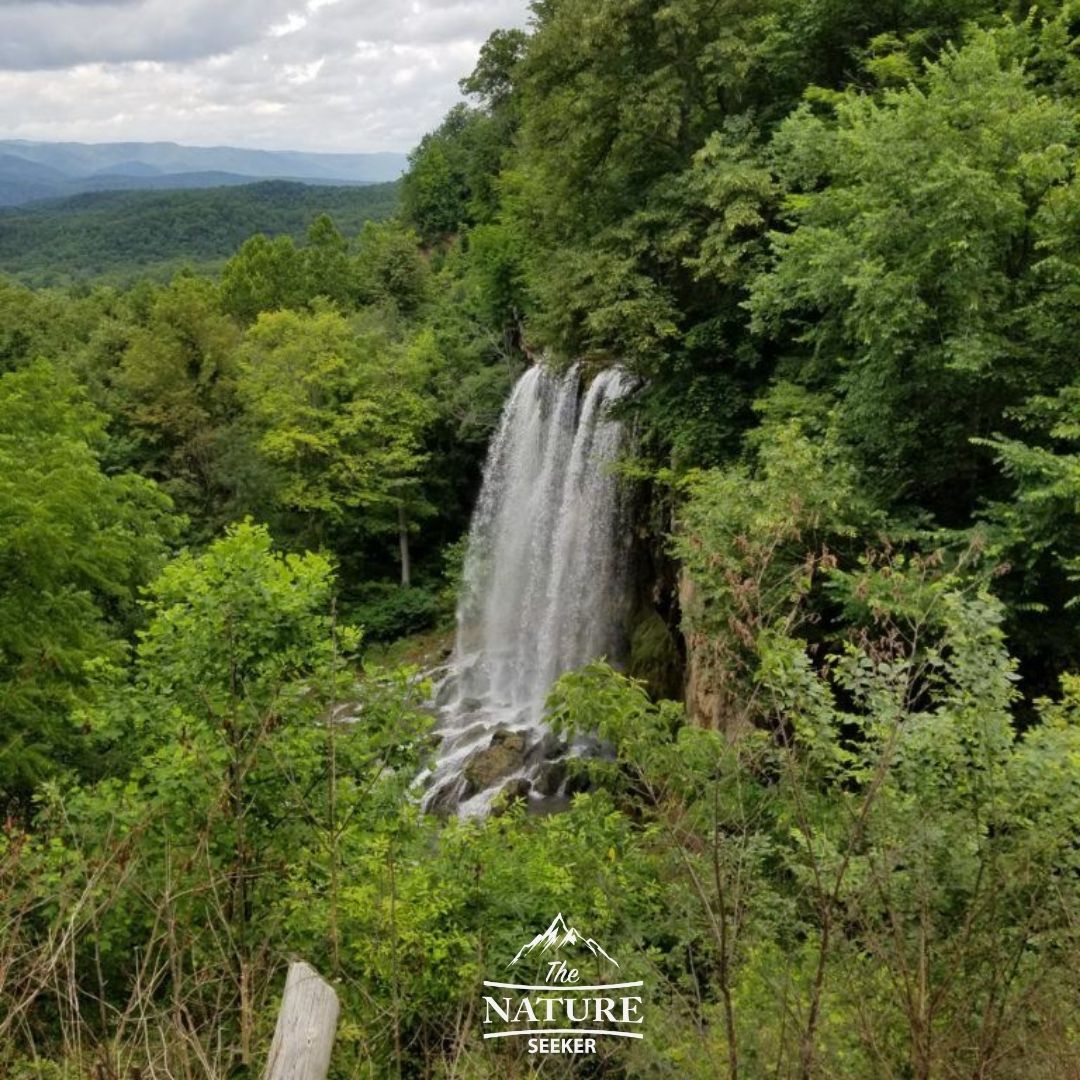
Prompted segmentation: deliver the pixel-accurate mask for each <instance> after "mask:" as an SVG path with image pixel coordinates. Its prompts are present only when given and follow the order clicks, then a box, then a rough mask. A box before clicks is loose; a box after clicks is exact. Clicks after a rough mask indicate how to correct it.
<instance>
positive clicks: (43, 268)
mask: <svg viewBox="0 0 1080 1080" xmlns="http://www.w3.org/2000/svg"><path fill="white" fill-rule="evenodd" d="M396 209H397V185H396V184H367V185H360V186H355V187H317V186H313V185H310V184H302V183H290V182H288V181H284V180H265V181H261V182H260V183H256V184H240V185H237V186H235V187H216V188H200V189H195V188H193V189H191V190H182V191H100V192H90V193H87V194H83V195H72V196H68V197H67V198H63V199H47V200H42V201H39V202H34V203H31V204H29V205H27V206H21V207H17V208H13V209H6V210H0V272H3V273H5V274H7V275H8V276H10V277H14V278H16V279H17V280H20V281H22V282H24V283H26V284H29V285H35V286H49V285H70V284H72V283H75V282H81V281H88V280H91V279H92V280H97V281H102V280H108V281H112V282H114V283H117V284H131V283H133V282H134V281H135V280H137V279H139V278H140V277H147V278H152V279H154V280H167V279H168V278H169V277H170V276H171V275H172V274H175V273H176V272H177V271H178V270H181V269H184V268H189V267H190V268H194V269H197V270H200V271H202V272H206V273H213V272H216V271H218V270H220V268H221V265H222V263H224V262H225V260H226V259H228V258H229V256H230V255H232V254H233V252H235V251H236V249H237V248H238V247H239V246H240V245H241V244H242V243H243V242H244V241H245V240H246V239H247V238H248V237H249V236H251V235H253V234H254V233H258V232H263V233H267V234H268V235H270V236H291V237H292V238H293V239H294V240H297V241H299V240H302V239H303V237H304V231H305V230H306V229H307V227H308V225H309V224H310V223H311V221H312V219H313V218H314V217H316V215H318V214H320V213H325V214H330V215H331V216H332V217H333V219H334V221H335V222H336V223H337V225H338V227H339V228H340V229H342V230H343V231H344V232H346V233H348V234H350V235H351V234H353V233H356V232H358V231H359V230H360V227H361V226H362V225H363V223H364V222H365V221H382V220H384V219H386V218H388V217H391V216H392V215H393V213H394V212H395V210H396Z"/></svg>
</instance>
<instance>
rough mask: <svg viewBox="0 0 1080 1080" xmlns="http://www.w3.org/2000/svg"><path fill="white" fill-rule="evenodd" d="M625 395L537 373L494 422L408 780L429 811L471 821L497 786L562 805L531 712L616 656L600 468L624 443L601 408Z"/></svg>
mask: <svg viewBox="0 0 1080 1080" xmlns="http://www.w3.org/2000/svg"><path fill="white" fill-rule="evenodd" d="M630 385H631V381H630V379H629V377H628V376H627V375H626V373H625V372H624V371H622V370H621V369H619V368H610V369H608V370H606V371H603V372H601V373H600V374H599V375H597V376H596V378H595V379H593V381H592V383H591V384H590V385H589V387H588V389H587V391H585V393H584V395H582V377H581V370H580V368H579V367H578V365H574V366H573V367H571V368H570V369H569V370H568V371H567V372H566V373H565V374H564V375H561V376H558V375H555V374H552V373H551V372H550V371H549V370H548V369H547V368H545V367H543V366H536V367H533V368H530V369H529V371H527V372H526V373H525V374H524V375H523V376H522V377H521V379H520V380H519V381H518V383H517V385H516V386H515V387H514V390H513V393H512V394H511V396H510V399H509V401H508V402H507V404H506V407H505V409H504V410H503V415H502V419H501V421H500V423H499V428H498V431H497V432H496V434H495V438H494V439H493V441H492V443H491V446H490V448H489V450H488V457H487V463H486V465H485V467H484V479H483V485H482V487H481V491H480V499H479V502H478V503H477V506H476V510H475V511H474V514H473V520H472V525H471V528H470V531H469V543H468V552H467V554H466V558H465V567H464V574H463V583H462V596H461V600H460V603H459V607H458V617H457V639H456V643H455V648H454V654H453V660H452V662H451V666H450V671H449V674H448V676H447V678H446V680H445V682H444V683H443V685H442V686H441V688H440V691H439V694H438V697H437V699H436V704H437V705H438V707H439V725H438V727H437V733H438V734H439V735H440V736H441V745H440V747H439V750H438V752H437V754H436V760H435V764H434V766H433V767H432V769H431V770H430V771H429V772H428V773H427V774H425V776H424V777H422V778H421V779H422V781H423V782H424V784H425V786H426V789H427V791H426V795H425V805H426V806H428V807H429V808H434V809H440V810H445V809H450V808H453V807H456V808H457V809H458V811H459V813H462V814H471V813H482V812H484V810H486V808H487V806H488V805H489V803H490V801H491V799H492V798H493V797H494V796H495V795H496V794H497V793H498V792H499V791H501V790H504V789H505V788H506V786H507V785H508V784H509V785H511V790H512V791H513V792H514V793H515V794H520V795H526V794H528V795H529V796H530V798H532V799H540V800H544V799H547V800H550V799H557V798H558V797H559V796H560V795H561V794H562V788H563V785H564V779H565V773H566V769H565V765H564V764H563V763H562V758H563V757H564V755H565V753H566V752H567V749H568V748H567V747H565V746H564V745H561V744H559V743H558V741H557V740H556V739H554V737H553V736H552V735H551V733H550V732H548V731H547V729H546V728H545V727H544V725H543V722H542V721H543V708H544V700H545V698H546V696H547V693H548V691H549V689H550V688H551V685H552V683H553V682H554V681H555V680H556V679H557V678H558V677H559V675H561V674H563V673H564V672H566V671H569V670H571V669H573V668H575V667H579V666H581V665H582V664H585V663H587V662H588V661H590V660H594V659H596V658H598V657H600V656H606V657H608V658H609V659H612V660H618V659H619V656H620V654H621V653H622V651H623V647H622V637H623V630H624V628H623V625H622V624H623V623H624V622H625V614H626V602H627V596H628V591H629V577H628V573H627V558H628V549H629V544H628V532H629V530H628V529H627V527H626V522H625V521H624V520H623V517H624V505H623V502H624V500H623V498H622V495H621V488H620V484H619V481H618V479H617V477H615V476H614V475H613V470H612V468H611V466H612V464H613V463H614V461H615V460H616V458H617V457H618V455H619V453H620V452H621V450H622V448H623V445H624V441H625V437H626V432H625V428H624V426H623V425H622V424H621V423H620V422H619V421H617V420H614V419H612V418H611V417H610V416H609V415H608V409H609V406H610V405H611V404H612V403H613V402H615V401H617V400H618V399H619V398H620V397H622V396H623V395H624V394H625V393H626V392H627V391H628V390H629V388H630Z"/></svg>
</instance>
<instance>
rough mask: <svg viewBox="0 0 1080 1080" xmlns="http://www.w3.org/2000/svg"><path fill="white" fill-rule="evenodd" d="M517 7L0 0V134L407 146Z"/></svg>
mask: <svg viewBox="0 0 1080 1080" xmlns="http://www.w3.org/2000/svg"><path fill="white" fill-rule="evenodd" d="M526 3H527V0H488V2H479V0H412V2H408V0H405V2H403V0H379V2H377V3H375V2H373V0H306V2H304V0H230V3H229V4H228V5H227V6H226V5H222V4H221V3H220V0H120V2H116V0H81V2H78V3H65V4H61V3H58V2H56V0H32V2H22V3H18V4H12V3H10V2H5V0H0V137H6V138H26V139H45V140H48V139H57V140H60V139H72V140H80V141H87V142H105V141H112V140H120V139H124V140H127V139H131V140H159V139H170V140H175V141H177V142H183V143H190V144H195V145H211V144H217V145H220V144H232V145H239V146H261V147H267V148H282V149H285V148H293V149H302V150H341V151H374V150H405V149H408V148H410V147H411V146H413V145H415V143H416V141H417V140H418V139H419V137H420V136H421V135H422V134H423V133H424V132H425V131H427V130H429V129H430V128H432V127H433V126H435V125H436V124H437V123H438V122H439V120H440V119H441V117H442V116H443V114H444V113H445V112H446V110H447V109H449V108H450V106H451V105H452V104H453V103H454V102H455V101H457V100H459V94H458V90H457V80H458V79H460V78H461V77H462V76H464V75H466V74H468V72H469V71H470V70H471V68H472V65H473V63H474V62H475V60H476V55H477V53H478V51H479V48H480V45H481V44H482V43H483V41H484V40H485V39H486V37H487V36H488V34H490V33H491V31H493V30H495V29H497V28H500V27H507V26H523V25H525V21H526V17H527V8H526Z"/></svg>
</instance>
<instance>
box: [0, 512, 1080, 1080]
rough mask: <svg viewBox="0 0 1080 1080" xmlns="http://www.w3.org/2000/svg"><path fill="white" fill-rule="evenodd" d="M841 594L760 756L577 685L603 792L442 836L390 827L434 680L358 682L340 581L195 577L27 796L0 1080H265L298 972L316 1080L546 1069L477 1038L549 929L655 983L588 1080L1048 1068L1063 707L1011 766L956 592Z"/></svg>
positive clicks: (923, 575) (585, 679) (211, 567)
mask: <svg viewBox="0 0 1080 1080" xmlns="http://www.w3.org/2000/svg"><path fill="white" fill-rule="evenodd" d="M828 578H829V587H830V588H832V589H835V590H836V592H837V595H838V596H839V597H840V598H841V600H842V602H843V603H845V604H847V605H848V606H849V607H850V609H851V611H852V623H853V625H856V624H861V625H862V627H863V629H862V630H861V631H856V630H853V631H852V632H851V633H850V634H847V635H845V637H844V638H843V639H838V640H837V641H836V642H835V652H833V653H831V654H830V656H829V658H828V662H827V663H826V664H825V665H824V666H822V667H815V666H814V665H813V664H812V663H811V662H810V659H809V657H808V654H807V650H806V641H805V639H804V638H803V637H801V636H800V635H798V634H795V633H793V632H792V631H791V629H790V627H791V625H792V624H791V620H790V619H788V618H786V617H783V616H778V617H772V618H768V619H765V620H763V622H762V624H761V626H760V629H759V631H758V632H757V634H756V635H755V636H754V640H753V642H752V643H751V645H750V648H751V651H752V652H753V653H754V655H755V656H756V658H757V663H756V665H755V674H754V683H755V686H756V698H757V701H758V708H759V711H760V715H762V716H764V717H768V723H767V724H765V725H763V726H761V727H759V728H758V729H757V730H756V731H755V732H753V733H748V734H746V735H744V736H743V737H742V738H740V739H737V740H735V741H732V740H730V739H729V738H728V737H727V736H726V735H724V734H723V733H721V732H719V731H715V730H709V729H705V728H701V727H695V726H691V725H688V724H687V723H686V721H685V717H684V714H683V710H682V709H681V707H679V706H678V705H677V704H676V703H674V702H661V703H659V704H656V703H653V702H652V701H651V700H650V699H649V697H648V695H647V694H646V693H645V691H644V689H643V687H642V686H641V685H640V684H637V683H634V682H633V681H631V680H628V679H626V678H625V677H623V676H621V675H618V674H617V673H615V672H613V671H612V670H611V669H610V668H608V667H607V666H606V665H604V664H597V665H593V666H592V667H589V668H586V669H585V670H583V671H581V672H579V673H576V674H572V675H568V676H566V677H565V678H564V679H563V680H562V681H561V682H560V683H559V684H558V685H557V687H556V688H555V691H554V692H553V695H552V698H551V708H552V716H553V722H554V723H555V724H556V725H557V726H559V727H561V728H563V729H566V730H567V731H575V732H595V733H599V734H600V735H601V736H602V737H603V738H604V739H605V740H606V741H607V742H608V744H609V745H610V747H611V748H612V751H613V754H612V756H611V757H610V758H594V759H591V760H587V761H583V762H579V763H578V768H579V769H581V770H584V771H585V772H587V773H588V774H589V776H590V777H591V780H592V783H593V785H594V790H593V791H592V792H591V793H590V794H587V795H580V796H578V797H577V798H576V799H575V800H574V803H573V805H572V807H571V808H570V809H569V810H568V811H567V812H565V813H563V814H558V815H553V816H549V817H543V818H535V817H529V816H527V815H525V814H524V812H523V810H522V809H521V808H520V807H517V808H513V807H511V808H509V809H508V810H507V811H506V812H503V813H500V814H497V815H495V816H492V817H489V818H487V819H486V820H481V821H475V820H473V821H455V822H450V823H440V822H437V821H434V820H431V819H424V818H423V817H421V816H420V815H419V813H418V812H417V810H416V808H415V806H414V805H413V804H412V802H411V801H410V800H409V799H407V798H405V797H404V796H405V793H406V788H407V785H408V784H409V782H410V779H411V777H412V776H413V774H414V770H415V769H416V767H417V765H418V763H419V761H420V758H421V757H422V753H423V750H422V747H423V741H422V735H423V732H424V730H425V728H426V721H425V720H424V718H423V717H422V716H421V715H420V714H419V712H418V711H417V708H416V702H417V696H418V693H419V692H422V687H420V686H418V685H417V683H416V681H415V679H412V678H410V677H409V673H407V672H403V673H399V674H398V675H396V676H390V675H387V674H386V673H381V672H378V671H375V670H365V671H363V672H361V673H360V674H359V675H357V673H356V671H355V670H354V669H353V668H352V667H351V666H350V665H349V663H348V662H347V661H348V658H349V655H350V653H351V652H352V651H353V650H355V648H356V646H357V644H358V635H357V633H356V632H355V631H354V630H352V629H350V628H348V627H347V626H343V625H340V624H338V623H337V622H336V621H335V620H334V619H333V617H332V616H331V615H330V614H329V596H330V589H331V587H332V581H331V574H330V569H329V566H328V564H327V563H326V561H325V560H324V559H322V558H320V557H318V556H315V555H306V556H281V555H278V554H275V553H274V552H273V551H272V549H271V547H270V541H269V537H268V535H267V533H266V531H265V530H264V529H261V528H258V527H255V526H251V525H243V526H239V527H237V528H235V529H233V530H230V532H229V534H228V535H227V536H226V537H225V538H224V539H222V540H220V541H218V542H216V543H215V544H213V545H211V547H210V548H209V550H208V551H207V552H206V553H205V554H204V555H201V556H198V557H195V556H191V555H185V556H182V557H180V558H179V559H177V560H176V561H175V562H173V563H172V564H170V565H169V566H168V567H167V568H166V569H165V571H164V572H163V573H162V574H161V576H160V577H159V578H158V579H157V581H156V582H155V583H154V585H153V586H152V587H151V589H150V591H149V596H148V600H147V616H148V620H149V621H148V625H147V627H146V629H145V631H143V632H142V633H141V634H140V635H139V644H138V646H137V649H136V655H135V658H134V664H133V667H132V668H131V670H130V672H129V673H127V672H124V671H122V670H121V669H117V668H113V669H111V670H110V669H102V670H101V671H100V672H99V673H98V675H97V676H96V687H95V695H94V702H93V704H91V705H90V706H88V707H87V708H86V710H85V711H84V714H83V716H84V722H85V725H86V728H87V731H88V734H89V738H90V739H91V740H92V741H93V743H94V745H95V746H96V747H97V748H98V750H99V752H101V753H103V754H106V755H107V756H108V757H109V758H110V760H112V761H113V762H114V765H115V771H114V774H113V775H111V776H109V777H106V778H104V779H101V780H99V781H97V782H96V783H92V784H87V785H81V786H71V785H68V784H52V785H48V786H46V787H45V788H44V789H43V791H42V793H41V795H40V813H39V817H38V823H37V827H36V830H35V832H34V833H33V834H27V833H25V832H23V831H21V830H20V829H18V828H17V827H12V826H10V825H9V826H8V827H7V829H6V830H5V832H4V833H3V837H2V841H0V882H2V884H3V889H2V890H0V897H2V900H0V905H2V914H3V918H4V924H5V926H7V927H9V930H8V931H7V933H6V934H5V936H4V938H3V939H2V940H0V950H2V951H0V958H2V959H3V964H2V965H0V973H2V974H0V1002H2V1003H3V1006H4V1008H3V1012H2V1016H3V1018H2V1019H0V1063H2V1064H3V1066H4V1068H5V1071H6V1073H7V1074H8V1075H13V1076H17V1077H37V1076H41V1075H46V1074H45V1073H42V1072H41V1071H40V1068H39V1066H38V1065H35V1064H34V1063H33V1061H32V1058H31V1056H30V1055H29V1049H28V1047H29V1045H30V1042H31V1040H32V1044H33V1045H34V1046H35V1047H36V1050H37V1053H41V1051H42V1050H43V1049H47V1050H48V1052H49V1053H50V1055H57V1056H60V1057H63V1058H66V1060H67V1062H68V1064H69V1066H70V1067H71V1069H72V1070H73V1072H74V1074H78V1073H79V1070H80V1069H82V1068H85V1067H89V1065H90V1063H91V1062H98V1063H103V1067H105V1068H107V1069H121V1070H123V1069H130V1068H138V1069H141V1070H144V1072H148V1073H149V1074H150V1075H168V1074H172V1075H175V1074H176V1073H178V1072H179V1073H183V1072H185V1071H188V1070H195V1071H196V1072H198V1073H200V1074H202V1075H206V1074H209V1075H213V1076H225V1075H251V1076H254V1075H256V1074H257V1072H258V1070H259V1069H260V1068H261V1065H262V1054H263V1053H264V1052H265V1047H266V1045H267V1040H268V1038H269V1034H270V1029H271V1027H272V1024H273V1019H274V1010H275V1007H276V991H277V989H278V987H279V986H280V977H281V973H282V971H283V968H284V965H285V961H286V960H287V958H288V957H289V956H292V955H301V956H303V957H305V958H306V959H307V960H309V961H311V962H313V963H314V964H315V965H316V966H317V967H318V968H320V969H321V970H322V971H323V972H324V973H326V974H327V975H328V976H329V977H330V978H332V979H333V980H334V981H335V985H336V986H337V988H338V991H339V993H340V995H341V998H342V1002H343V1013H342V1020H341V1024H340V1030H339V1037H338V1041H337V1044H336V1047H335V1055H334V1065H333V1075H334V1076H335V1077H346V1076H354V1075H367V1074H371V1075H377V1076H383V1075H397V1074H398V1073H400V1074H401V1075H417V1076H439V1075H447V1074H455V1075H463V1076H470V1077H478V1078H480V1077H491V1078H495V1077H507V1076H509V1077H513V1076H525V1075H530V1074H531V1072H532V1069H533V1065H534V1063H533V1062H530V1060H529V1058H528V1057H527V1055H525V1054H524V1052H523V1048H521V1047H515V1046H505V1045H497V1044H496V1045H492V1044H490V1043H486V1042H484V1040H482V1038H481V1037H480V1034H481V1028H480V1025H479V1020H478V1014H477V1009H478V1002H479V998H480V994H481V993H482V988H481V982H482V980H483V979H484V978H490V977H491V976H492V973H493V972H497V971H498V970H500V969H501V968H502V967H503V966H504V965H505V963H506V959H507V957H508V956H511V955H513V953H514V952H515V951H516V950H517V948H518V947H519V946H520V944H521V938H522V935H523V932H528V931H529V930H534V929H535V928H538V927H540V926H543V925H545V924H546V922H547V921H549V920H550V918H551V916H552V913H553V912H555V911H562V912H563V913H564V914H566V916H567V917H568V918H569V919H571V921H572V922H573V923H575V924H576V925H580V926H583V927H588V930H589V932H590V933H591V934H593V935H595V936H596V937H597V938H598V939H599V940H601V941H603V942H604V943H605V946H606V947H609V948H611V949H612V950H613V951H614V952H615V953H616V955H617V957H618V959H619V961H620V964H621V967H620V971H621V973H622V974H624V975H625V976H626V977H627V978H628V979H631V978H641V979H642V980H644V983H645V987H646V989H645V994H646V1008H645V1017H646V1028H645V1031H646V1034H647V1037H646V1039H645V1040H643V1041H642V1042H641V1043H640V1044H635V1045H632V1046H621V1045H620V1046H609V1045H601V1047H600V1052H599V1054H598V1055H597V1057H596V1058H595V1059H593V1060H592V1061H591V1062H590V1067H591V1068H592V1069H593V1070H594V1073H595V1075H597V1076H610V1077H624V1076H639V1075H645V1074H648V1075H657V1076H671V1077H701V1078H703V1080H704V1078H706V1077H715V1076H718V1075H725V1076H737V1075H745V1076H761V1075H777V1076H785V1077H788V1076H790V1077H829V1078H831V1080H832V1078H851V1080H865V1078H867V1077H870V1076H879V1075H888V1074H894V1075H910V1076H913V1077H918V1078H920V1080H927V1078H930V1077H933V1076H943V1075H944V1076H954V1075H955V1076H960V1075H973V1074H975V1075H978V1074H983V1075H993V1076H995V1077H1004V1078H1013V1077H1015V1078H1017V1080H1019V1078H1021V1077H1023V1078H1025V1080H1039V1078H1043V1077H1045V1078H1047V1080H1049V1078H1051V1077H1057V1076H1060V1075H1063V1070H1065V1069H1066V1068H1067V1063H1068V1062H1070V1061H1071V1060H1073V1058H1074V1057H1075V1054H1076V1051H1077V1047H1076V1044H1075V1040H1076V1034H1075V1032H1074V1031H1072V1030H1070V1028H1068V1027H1067V1026H1065V1027H1063V1026H1062V1025H1061V1023H1060V1020H1061V1016H1062V1014H1061V1002H1062V1001H1066V1000H1071V999H1072V997H1073V995H1075V994H1076V992H1077V991H1078V990H1080V987H1078V985H1077V981H1076V980H1077V975H1076V972H1077V970H1078V967H1077V958H1078V957H1080V941H1078V940H1077V936H1076V926H1077V925H1078V924H1077V917H1078V916H1080V885H1078V884H1077V882H1078V881H1080V877H1078V876H1077V873H1076V872H1077V870H1078V869H1080V866H1078V865H1077V854H1076V851H1075V845H1074V843H1073V837H1074V823H1075V821H1076V819H1077V815H1078V814H1080V785H1078V784H1077V782H1076V769H1077V764H1078V762H1080V726H1078V721H1080V696H1078V693H1077V691H1078V689H1080V688H1078V687H1077V685H1076V680H1075V679H1073V680H1069V681H1067V682H1066V684H1065V687H1064V697H1063V700H1062V701H1061V702H1060V703H1058V704H1050V703H1044V704H1043V705H1042V706H1041V712H1042V717H1041V720H1042V722H1041V723H1040V724H1039V725H1037V726H1036V727H1034V728H1033V729H1031V730H1030V731H1029V732H1028V733H1027V734H1026V735H1024V736H1018V735H1017V734H1016V733H1015V730H1014V727H1013V724H1012V717H1011V707H1012V703H1013V701H1014V698H1015V694H1016V691H1015V666H1014V664H1013V662H1012V661H1011V660H1010V658H1009V656H1008V653H1007V652H1006V650H1005V647H1004V637H1003V633H1002V628H1001V623H1002V618H1001V614H1002V613H1001V607H1000V604H998V603H997V602H996V601H994V600H993V598H992V597H991V596H990V595H989V594H988V593H987V591H986V590H985V587H984V584H983V583H982V582H980V581H979V579H978V578H977V577H973V576H971V575H970V574H967V573H966V572H962V571H961V572H954V571H948V570H942V569H940V568H935V567H934V566H933V565H932V564H929V563H928V564H923V565H914V564H913V565H910V566H908V565H905V564H904V563H903V562H901V561H896V560H893V561H891V562H890V561H887V560H886V561H878V562H876V563H873V562H866V563H865V564H864V566H863V567H862V568H861V569H859V570H857V571H855V572H851V573H847V572H841V571H838V570H837V571H834V572H830V573H829V575H828ZM342 702H349V703H351V704H350V705H349V706H348V708H347V709H346V710H344V711H343V710H341V709H339V708H336V707H335V706H336V703H342ZM58 936H59V938H60V939H63V940H66V941H67V942H68V944H67V945H66V946H65V947H64V948H62V949H58V948H57V945H56V942H57V940H58ZM132 957H137V958H138V959H137V962H135V963H132V961H131V958H132ZM55 986H63V987H66V988H69V989H66V990H65V991H64V995H63V996H62V997H58V996H56V995H54V992H53V988H54V987H55ZM72 995H73V996H72ZM102 995H104V996H102ZM102 1006H104V1008H103V1007H102ZM16 1020H17V1021H18V1023H16V1022H15V1021H16ZM545 1071H546V1072H549V1073H550V1074H551V1075H555V1076H570V1075H577V1073H576V1072H575V1066H574V1065H573V1064H572V1063H567V1062H560V1061H558V1060H553V1061H552V1062H550V1063H549V1064H548V1065H547V1066H546V1067H545Z"/></svg>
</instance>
